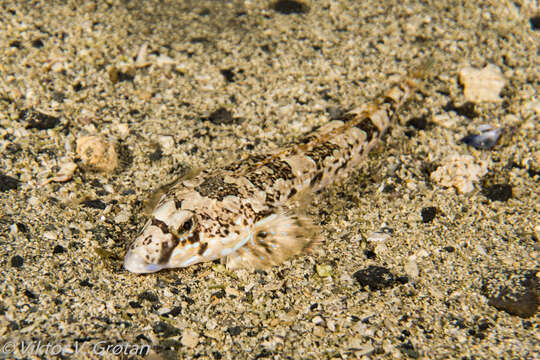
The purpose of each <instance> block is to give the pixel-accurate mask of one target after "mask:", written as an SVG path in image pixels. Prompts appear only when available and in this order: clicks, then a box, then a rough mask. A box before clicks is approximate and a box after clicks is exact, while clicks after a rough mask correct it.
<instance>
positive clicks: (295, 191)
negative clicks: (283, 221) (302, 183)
mask: <svg viewBox="0 0 540 360" xmlns="http://www.w3.org/2000/svg"><path fill="white" fill-rule="evenodd" d="M297 192H298V190H296V188H292V189H291V191H289V195H287V199H290V198H292V197H293V196H294V195H296V193H297Z"/></svg>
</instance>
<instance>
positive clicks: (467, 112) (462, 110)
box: [443, 100, 479, 119]
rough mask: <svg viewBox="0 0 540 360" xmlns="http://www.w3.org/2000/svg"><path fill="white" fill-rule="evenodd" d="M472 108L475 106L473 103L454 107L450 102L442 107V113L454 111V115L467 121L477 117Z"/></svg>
mask: <svg viewBox="0 0 540 360" xmlns="http://www.w3.org/2000/svg"><path fill="white" fill-rule="evenodd" d="M474 108H475V104H474V103H473V102H466V103H465V104H463V105H461V106H456V105H455V104H454V102H453V101H452V100H451V101H450V102H448V104H446V105H445V106H443V110H444V111H454V112H455V113H456V114H458V115H461V116H465V117H466V118H469V119H474V118H475V117H478V115H479V114H478V113H477V112H476V110H475V109H474Z"/></svg>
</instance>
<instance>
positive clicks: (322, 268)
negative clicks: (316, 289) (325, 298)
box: [316, 265, 332, 277]
mask: <svg viewBox="0 0 540 360" xmlns="http://www.w3.org/2000/svg"><path fill="white" fill-rule="evenodd" d="M316 270H317V275H319V276H320V277H329V276H332V266H331V265H317V266H316Z"/></svg>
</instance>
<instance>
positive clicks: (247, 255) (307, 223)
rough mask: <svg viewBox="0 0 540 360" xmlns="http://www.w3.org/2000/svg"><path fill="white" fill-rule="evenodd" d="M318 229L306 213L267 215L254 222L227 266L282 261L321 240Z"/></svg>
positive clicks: (265, 265)
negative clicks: (243, 242) (244, 240)
mask: <svg viewBox="0 0 540 360" xmlns="http://www.w3.org/2000/svg"><path fill="white" fill-rule="evenodd" d="M318 230H319V229H318V228H317V227H316V226H315V225H313V222H312V221H311V219H310V218H308V217H307V216H304V215H298V214H293V213H282V214H273V215H270V216H267V217H266V218H264V219H261V220H259V221H258V222H257V223H255V224H254V225H253V226H252V228H251V229H250V231H249V234H248V235H247V239H248V240H247V241H246V242H245V244H244V245H243V246H241V247H239V248H238V249H237V250H236V251H235V252H234V253H232V254H231V255H229V256H228V257H227V259H226V264H227V268H229V269H237V268H248V269H263V268H268V267H270V266H273V265H277V264H280V263H282V262H283V261H285V260H286V259H288V258H289V257H291V256H294V255H298V254H301V253H304V252H307V251H308V250H309V249H311V248H313V247H314V246H315V245H316V244H317V243H319V242H320V235H319V234H320V232H319V231H318Z"/></svg>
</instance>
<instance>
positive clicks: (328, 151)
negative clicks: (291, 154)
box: [306, 143, 339, 170]
mask: <svg viewBox="0 0 540 360" xmlns="http://www.w3.org/2000/svg"><path fill="white" fill-rule="evenodd" d="M337 149H339V146H337V145H335V144H331V143H324V144H321V145H319V146H315V147H314V148H313V149H311V150H309V151H307V152H306V155H307V156H309V157H310V158H311V160H313V161H314V162H315V164H316V165H317V169H319V170H320V169H322V168H323V167H324V159H326V158H327V157H329V156H333V154H334V150H337Z"/></svg>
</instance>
